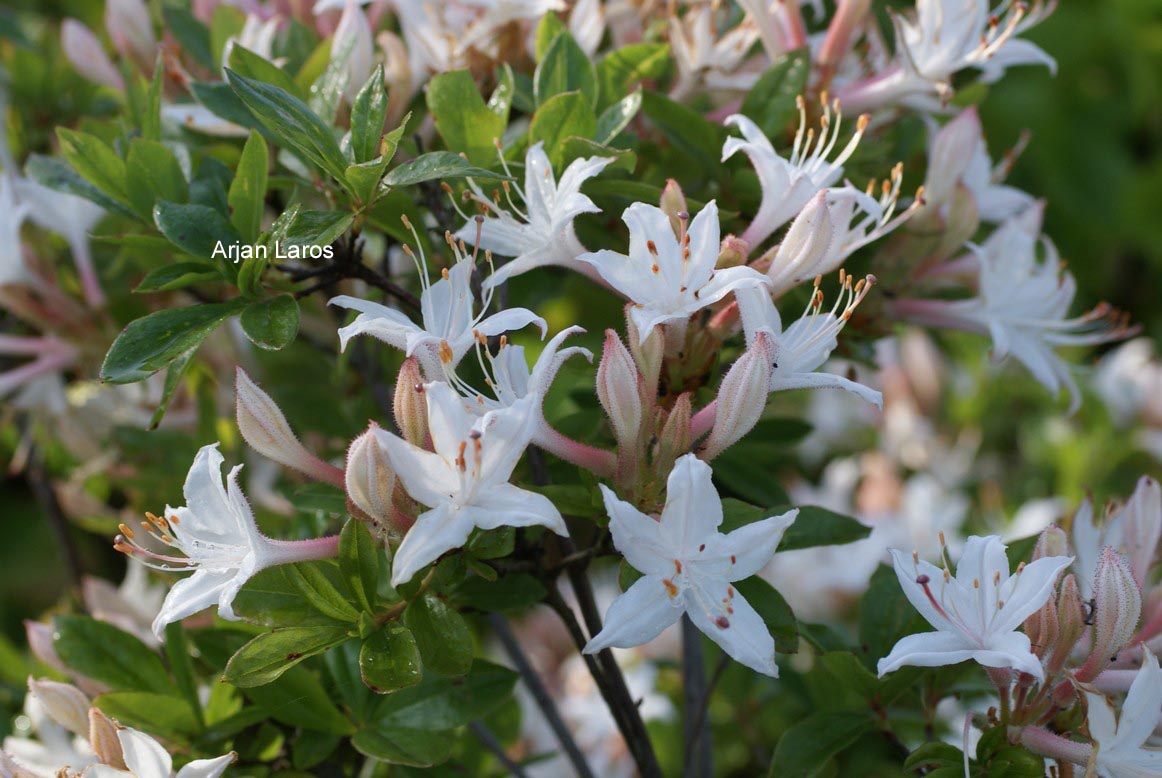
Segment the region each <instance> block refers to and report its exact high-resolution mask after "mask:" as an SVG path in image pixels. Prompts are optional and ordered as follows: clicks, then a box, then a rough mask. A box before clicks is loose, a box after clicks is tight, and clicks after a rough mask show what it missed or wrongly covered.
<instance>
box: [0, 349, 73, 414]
mask: <svg viewBox="0 0 1162 778" xmlns="http://www.w3.org/2000/svg"><path fill="white" fill-rule="evenodd" d="M0 355H2V356H6V357H23V356H35V358H34V359H33V360H32V361H30V362H26V363H24V364H22V365H20V366H19V367H14V368H11V369H9V370H5V371H3V372H0V397H4V396H5V395H7V394H9V393H10V392H13V391H15V390H16V389H19V388H21V387H29V386H35V384H34V382H35V381H36V380H37V379H40V378H42V377H44V376H48V375H51V374H59V373H60V372H61V371H62V370H65V369H67V368H69V367H71V366H72V365H74V364H75V363H76V361H77V359H78V358H79V356H80V354H79V352H78V351H77V349H76V347H74V346H73V345H71V344H69V343H65V342H64V341H63V340H60V339H59V338H57V337H56V336H55V335H42V336H31V335H0ZM32 399H43V397H41V398H32Z"/></svg>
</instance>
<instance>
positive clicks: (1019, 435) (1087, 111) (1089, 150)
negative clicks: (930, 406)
mask: <svg viewBox="0 0 1162 778" xmlns="http://www.w3.org/2000/svg"><path fill="white" fill-rule="evenodd" d="M25 5H28V4H25ZM41 8H43V6H42V7H41ZM1028 37H1029V38H1030V39H1032V40H1034V41H1035V42H1037V43H1039V44H1040V45H1042V46H1043V47H1044V48H1045V49H1046V50H1047V51H1049V52H1050V53H1051V54H1052V55H1054V56H1055V57H1056V58H1057V60H1058V63H1059V71H1058V73H1057V76H1056V77H1055V78H1054V77H1051V76H1050V75H1049V74H1048V73H1047V72H1045V71H1044V70H1042V69H1034V68H1022V69H1018V70H1014V71H1010V73H1009V74H1008V76H1007V77H1006V78H1005V80H1004V81H1003V82H1002V83H1000V84H998V85H995V86H994V87H992V89H991V91H990V94H989V95H988V97H987V98H986V100H985V102H984V104H983V106H982V116H983V119H984V123H985V128H986V132H987V133H988V139H989V143H990V149H991V150H992V152H993V154H994V156H995V155H997V154H999V153H1000V152H1001V151H1003V150H1004V149H1006V148H1008V147H1009V146H1011V145H1012V144H1013V143H1014V142H1015V141H1016V139H1017V138H1018V137H1019V135H1020V133H1021V132H1022V131H1023V130H1025V129H1029V130H1031V131H1032V133H1033V139H1032V142H1031V144H1030V146H1029V148H1028V150H1027V151H1026V152H1025V154H1024V156H1023V157H1022V158H1021V160H1020V162H1019V163H1018V165H1017V167H1016V169H1015V170H1014V172H1013V174H1012V176H1011V178H1010V182H1011V183H1012V184H1014V185H1016V186H1019V187H1021V188H1023V189H1026V190H1028V191H1029V192H1032V193H1034V194H1036V195H1038V196H1041V197H1044V198H1046V199H1047V200H1048V201H1049V204H1050V205H1049V208H1048V212H1047V222H1046V232H1047V233H1048V234H1049V235H1051V236H1052V237H1053V239H1054V240H1055V241H1056V243H1057V244H1058V247H1059V248H1060V250H1061V253H1062V255H1063V257H1065V258H1066V259H1068V260H1069V262H1070V267H1071V269H1072V271H1073V272H1074V273H1075V274H1076V275H1077V277H1078V279H1079V282H1080V283H1079V286H1080V294H1079V301H1078V305H1077V310H1078V311H1080V310H1082V306H1090V305H1093V304H1094V303H1096V302H1097V301H1099V300H1103V299H1105V300H1109V301H1110V302H1112V303H1113V304H1115V305H1117V306H1119V307H1122V308H1125V309H1127V310H1129V311H1130V312H1131V313H1132V315H1133V317H1134V319H1135V320H1136V321H1138V322H1141V323H1142V324H1143V325H1144V327H1145V333H1146V334H1147V335H1150V336H1151V337H1154V338H1156V339H1157V338H1159V337H1162V306H1158V305H1156V304H1155V300H1154V299H1153V298H1154V297H1155V296H1156V294H1157V290H1158V289H1160V288H1162V227H1160V225H1159V222H1160V221H1162V218H1160V217H1159V216H1158V215H1156V211H1157V209H1158V206H1159V204H1160V203H1162V83H1160V81H1162V2H1160V0H1101V2H1099V0H1068V1H1067V2H1066V3H1065V4H1064V5H1063V7H1061V8H1059V9H1058V10H1057V12H1056V13H1055V14H1054V15H1053V16H1052V17H1051V18H1050V19H1049V20H1048V21H1046V22H1045V23H1044V24H1042V25H1041V26H1040V27H1038V28H1037V29H1036V30H1034V31H1033V32H1032V33H1031V34H1030V35H1028ZM691 194H692V195H693V196H697V194H696V193H691ZM986 348H987V344H985V343H984V342H983V341H976V342H974V343H973V344H972V346H971V349H972V350H973V353H974V358H976V357H979V356H980V355H982V354H983V352H984V351H985V349H986ZM977 361H979V359H977ZM1008 380H1014V381H1016V382H1017V383H1016V384H1015V385H1014V386H1015V387H1016V388H1013V387H1012V386H1010V385H1009V384H1008V383H1007V381H1008ZM1022 381H1023V382H1024V383H1021V382H1022ZM994 386H997V387H998V388H996V389H993V388H992V387H990V390H989V391H988V392H987V393H986V394H983V395H982V396H981V397H979V398H974V399H973V401H972V402H968V403H960V404H959V405H958V406H957V407H956V408H955V409H954V412H953V414H952V415H953V416H954V417H955V418H956V419H957V420H958V421H961V422H966V423H974V422H975V423H981V424H982V426H984V428H985V431H986V432H985V448H986V449H987V448H993V449H998V448H999V449H1001V450H1005V449H1004V448H1003V447H1004V446H1006V445H1008V444H1009V443H1012V444H1013V450H1014V451H1016V452H1019V453H1017V454H1016V456H1018V457H1024V458H1025V460H1023V462H1022V464H1027V465H1028V468H1027V469H1026V470H1023V471H1022V473H1023V475H1022V477H1023V478H1024V479H1025V480H1024V481H1023V482H1022V483H1020V484H1017V487H1016V488H1014V489H1013V490H1012V494H1008V493H1006V495H1005V502H1006V506H1009V505H1016V504H1019V503H1020V501H1021V500H1023V499H1026V498H1028V497H1035V496H1045V495H1047V494H1053V493H1055V492H1062V493H1064V494H1066V495H1067V496H1070V497H1072V498H1076V496H1078V495H1080V494H1081V493H1082V490H1083V489H1084V486H1085V485H1086V484H1093V483H1094V482H1095V481H1096V482H1097V483H1100V484H1102V485H1103V487H1104V488H1108V489H1113V488H1115V487H1116V488H1117V489H1125V488H1126V485H1127V484H1132V479H1133V477H1134V473H1135V468H1137V470H1136V472H1137V473H1140V472H1141V468H1142V467H1146V466H1148V464H1147V463H1145V462H1144V461H1143V460H1141V459H1138V460H1135V461H1132V462H1127V461H1126V459H1125V457H1124V456H1122V457H1120V458H1119V457H1117V456H1114V457H1112V458H1111V457H1108V456H1106V454H1107V453H1109V452H1108V451H1107V450H1106V449H1108V448H1110V447H1113V446H1117V440H1118V438H1117V432H1116V431H1115V430H1112V428H1111V427H1110V425H1109V424H1108V423H1104V424H1100V425H1099V427H1100V429H1099V431H1098V432H1096V433H1090V432H1089V431H1088V429H1087V427H1086V425H1087V424H1089V423H1091V422H1092V420H1093V419H1094V418H1095V417H1097V418H1100V416H1101V413H1102V412H1101V411H1100V409H1093V410H1091V409H1089V408H1087V409H1086V410H1085V411H1084V412H1083V415H1082V416H1081V417H1079V418H1076V419H1075V420H1073V421H1071V422H1070V423H1071V424H1072V425H1073V426H1074V429H1075V430H1077V434H1076V435H1075V437H1074V439H1073V442H1072V443H1071V445H1070V446H1069V447H1066V448H1065V449H1062V448H1061V447H1055V446H1045V445H1040V444H1038V443H1037V441H1042V440H1043V439H1044V438H1045V435H1044V430H1043V427H1042V424H1044V423H1047V422H1044V418H1045V416H1046V415H1047V414H1048V413H1050V412H1060V410H1061V407H1060V406H1058V405H1057V404H1055V403H1049V402H1047V401H1046V397H1045V395H1044V393H1043V390H1041V389H1040V388H1039V387H1035V386H1034V385H1032V383H1031V382H1030V381H1028V380H1027V379H1026V378H1025V377H1023V375H1022V374H1021V371H1020V370H1017V369H1013V370H1010V371H1008V372H1007V373H1006V382H997V383H996V384H994ZM1023 407H1030V408H1039V409H1040V410H1041V411H1042V417H1041V418H1040V419H1037V420H1035V421H1029V422H1027V423H1023V424H1022V425H1014V424H1012V420H1013V418H1016V417H1017V416H1016V415H1015V409H1019V408H1023ZM1021 418H1023V417H1021ZM4 433H5V434H4V444H3V447H2V450H5V451H8V452H10V451H11V450H12V448H13V446H14V445H15V442H16V438H17V435H16V432H15V430H12V429H7V430H4ZM1030 440H1032V441H1034V443H1033V444H1030V443H1029V442H1028V441H1030ZM1042 449H1045V450H1042ZM1155 466H1156V465H1155ZM1115 468H1116V469H1117V473H1116V474H1114V469H1115ZM0 515H2V516H3V519H2V521H3V523H4V529H5V542H4V543H3V544H0V632H2V634H3V635H5V636H7V637H8V638H10V639H12V640H14V641H16V642H21V641H22V639H23V637H22V628H21V620H22V619H24V618H28V617H35V616H38V615H39V614H41V613H42V612H43V611H44V609H45V608H46V607H49V606H50V605H52V604H53V603H54V602H57V601H58V600H59V599H60V597H61V594H62V592H63V591H65V590H66V589H67V587H68V585H69V580H70V578H71V576H70V575H69V574H68V573H67V572H66V569H65V561H64V556H63V554H62V553H61V550H60V548H59V544H57V543H56V542H55V540H54V535H53V532H52V530H51V529H50V528H49V527H48V526H47V524H46V523H45V521H44V520H43V519H42V518H41V516H40V511H39V510H38V508H37V505H36V501H35V500H34V498H33V495H32V494H31V492H30V491H29V490H28V488H27V487H26V486H25V485H24V483H23V481H22V480H20V479H18V478H10V479H8V480H7V481H4V482H0ZM74 534H75V535H76V537H77V541H78V543H79V544H80V546H81V548H82V551H83V555H84V557H85V559H86V563H87V564H89V565H92V566H93V567H91V568H90V572H100V573H102V574H104V575H107V576H110V577H112V578H113V579H114V580H118V579H119V576H120V567H121V565H122V562H121V560H120V559H118V558H116V556H117V555H114V554H112V552H106V551H105V550H104V549H105V541H104V539H102V538H97V537H95V536H92V535H85V534H83V533H80V532H76V533H74Z"/></svg>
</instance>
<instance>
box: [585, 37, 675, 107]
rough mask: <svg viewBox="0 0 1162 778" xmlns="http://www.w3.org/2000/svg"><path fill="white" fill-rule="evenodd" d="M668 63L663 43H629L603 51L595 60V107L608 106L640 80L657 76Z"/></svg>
mask: <svg viewBox="0 0 1162 778" xmlns="http://www.w3.org/2000/svg"><path fill="white" fill-rule="evenodd" d="M669 64H670V47H669V45H668V44H665V43H631V44H630V45H629V46H622V47H621V48H619V49H616V50H614V51H611V52H610V53H608V54H606V55H605V56H604V57H603V58H602V60H601V61H600V62H599V63H597V81H598V83H599V84H600V86H601V102H600V103H599V104H598V107H599V108H603V109H604V108H605V107H607V106H609V105H612V104H613V103H615V102H617V101H618V100H620V99H621V98H622V97H624V96H625V95H627V94H629V92H630V90H631V89H633V88H634V87H635V86H637V85H638V84H640V83H641V82H642V81H647V80H653V79H659V78H661V77H662V76H663V75H665V73H666V70H667V69H668V68H669Z"/></svg>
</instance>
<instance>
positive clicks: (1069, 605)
mask: <svg viewBox="0 0 1162 778" xmlns="http://www.w3.org/2000/svg"><path fill="white" fill-rule="evenodd" d="M1056 610H1057V636H1056V640H1055V645H1054V646H1053V654H1052V656H1051V657H1050V658H1049V661H1048V662H1046V663H1045V672H1046V673H1047V674H1048V676H1049V677H1052V676H1053V675H1056V674H1057V673H1059V672H1060V671H1061V668H1062V667H1064V666H1065V662H1066V661H1067V660H1068V659H1069V656H1070V654H1072V653H1073V647H1074V646H1075V645H1076V644H1077V641H1078V640H1080V639H1081V636H1082V635H1084V634H1085V630H1086V623H1085V621H1086V618H1085V616H1086V606H1085V603H1083V602H1082V600H1081V590H1080V589H1079V588H1078V586H1077V577H1076V576H1075V575H1074V574H1073V573H1069V574H1067V575H1066V576H1065V577H1064V578H1062V579H1061V592H1060V593H1059V594H1058V595H1057V609H1056Z"/></svg>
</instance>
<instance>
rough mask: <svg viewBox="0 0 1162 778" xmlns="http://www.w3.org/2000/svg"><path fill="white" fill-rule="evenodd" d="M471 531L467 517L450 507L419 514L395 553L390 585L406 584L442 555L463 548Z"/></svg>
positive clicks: (470, 521)
mask: <svg viewBox="0 0 1162 778" xmlns="http://www.w3.org/2000/svg"><path fill="white" fill-rule="evenodd" d="M472 529H473V524H472V520H471V517H469V516H467V515H465V512H464V511H463V510H461V509H459V508H457V507H456V506H454V505H452V504H451V503H444V504H443V505H439V506H437V507H435V508H433V509H432V510H430V511H428V512H427V513H422V514H420V516H419V517H418V518H417V519H416V523H415V524H413V525H412V527H411V529H409V530H408V532H407V535H405V536H404V539H403V542H402V543H400V544H399V550H398V551H396V552H395V559H393V560H392V565H391V585H392V586H399V585H400V584H404V583H407V582H408V581H410V580H411V579H412V578H413V577H414V576H415V574H416V573H418V572H419V571H420V570H423V569H424V568H425V567H427V566H428V565H430V564H431V563H432V562H435V561H436V560H437V559H439V558H440V556H441V555H443V554H444V553H446V552H448V551H451V550H452V549H454V548H460V547H461V546H463V545H464V544H465V543H467V542H468V535H469V534H471V532H472Z"/></svg>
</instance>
